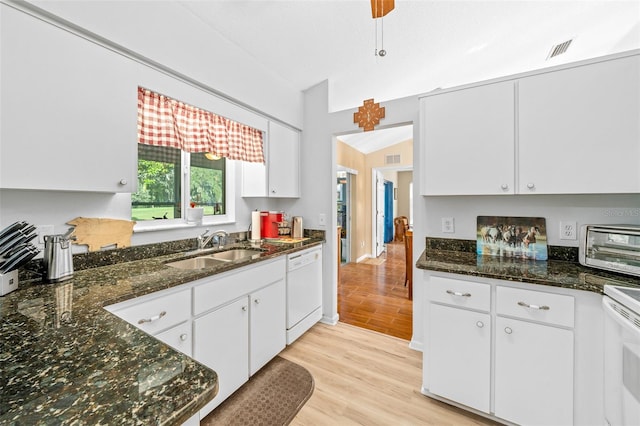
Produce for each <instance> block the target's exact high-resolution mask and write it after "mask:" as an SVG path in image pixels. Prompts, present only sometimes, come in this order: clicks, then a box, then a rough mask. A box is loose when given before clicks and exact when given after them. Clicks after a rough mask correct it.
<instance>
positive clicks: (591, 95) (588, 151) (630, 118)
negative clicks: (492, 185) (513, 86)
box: [519, 56, 640, 194]
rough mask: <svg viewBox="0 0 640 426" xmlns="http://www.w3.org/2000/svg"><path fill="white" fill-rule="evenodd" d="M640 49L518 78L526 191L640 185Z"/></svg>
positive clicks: (522, 188) (618, 189) (620, 189)
mask: <svg viewBox="0 0 640 426" xmlns="http://www.w3.org/2000/svg"><path fill="white" fill-rule="evenodd" d="M638 117H640V56H632V57H627V58H622V59H617V60H610V61H606V62H600V63H596V64H591V65H585V66H580V67H576V68H570V69H566V70H561V71H557V72H551V73H546V74H540V75H536V76H532V77H527V78H523V79H521V80H520V82H519V151H520V155H519V169H520V180H519V192H520V193H521V194H528V193H543V194H569V193H634V192H640V167H639V166H638V159H639V158H640V121H639V120H638Z"/></svg>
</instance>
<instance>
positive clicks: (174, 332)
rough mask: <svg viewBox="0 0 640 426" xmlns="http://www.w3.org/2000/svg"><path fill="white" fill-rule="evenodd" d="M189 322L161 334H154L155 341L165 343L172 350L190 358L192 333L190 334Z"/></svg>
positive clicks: (190, 325)
mask: <svg viewBox="0 0 640 426" xmlns="http://www.w3.org/2000/svg"><path fill="white" fill-rule="evenodd" d="M191 327H192V324H191V321H187V322H184V323H182V324H179V325H176V326H175V327H172V328H170V329H168V330H166V331H163V332H162V333H159V334H156V335H155V337H156V339H158V340H160V341H161V342H164V343H166V344H167V345H169V346H171V347H172V348H173V349H175V350H177V351H180V352H182V353H183V354H185V355H186V356H189V357H190V356H192V353H193V351H192V347H191V345H192V343H193V339H192V333H191Z"/></svg>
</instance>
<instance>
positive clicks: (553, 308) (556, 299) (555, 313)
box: [496, 286, 574, 327]
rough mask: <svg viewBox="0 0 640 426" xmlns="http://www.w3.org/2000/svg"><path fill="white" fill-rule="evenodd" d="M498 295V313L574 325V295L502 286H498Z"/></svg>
mask: <svg viewBox="0 0 640 426" xmlns="http://www.w3.org/2000/svg"><path fill="white" fill-rule="evenodd" d="M496 296H497V301H496V313H497V314H498V315H508V316H512V317H516V318H522V319H527V320H534V321H540V322H545V323H548V324H554V325H561V326H564V327H573V324H574V299H573V296H567V295H564V294H553V293H545V292H541V291H534V290H523V289H521V288H511V287H500V286H498V287H497V288H496Z"/></svg>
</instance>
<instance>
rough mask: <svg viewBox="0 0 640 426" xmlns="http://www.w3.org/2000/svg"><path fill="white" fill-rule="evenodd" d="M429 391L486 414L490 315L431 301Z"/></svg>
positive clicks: (488, 389)
mask: <svg viewBox="0 0 640 426" xmlns="http://www.w3.org/2000/svg"><path fill="white" fill-rule="evenodd" d="M427 350H428V360H429V363H428V372H427V375H428V376H429V380H430V385H429V391H430V392H432V393H434V394H437V395H440V396H442V397H445V398H447V399H451V400H453V401H456V402H459V403H461V404H464V405H466V406H469V407H472V408H475V409H477V410H480V411H483V412H485V413H488V412H489V411H490V393H491V392H490V391H491V382H490V380H491V317H490V316H489V314H486V313H479V312H475V311H469V310H466V309H459V308H453V307H448V306H442V305H438V304H435V303H432V304H431V313H430V315H429V341H428V342H427Z"/></svg>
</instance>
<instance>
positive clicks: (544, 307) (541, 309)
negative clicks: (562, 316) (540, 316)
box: [518, 302, 551, 311]
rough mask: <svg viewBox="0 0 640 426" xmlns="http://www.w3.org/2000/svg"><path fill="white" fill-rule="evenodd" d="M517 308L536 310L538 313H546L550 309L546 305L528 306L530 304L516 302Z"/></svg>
mask: <svg viewBox="0 0 640 426" xmlns="http://www.w3.org/2000/svg"><path fill="white" fill-rule="evenodd" d="M518 306H524V307H525V308H530V309H537V310H539V311H548V310H549V309H551V308H550V307H548V306H547V305H542V306H538V305H530V304H528V303H525V302H518Z"/></svg>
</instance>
